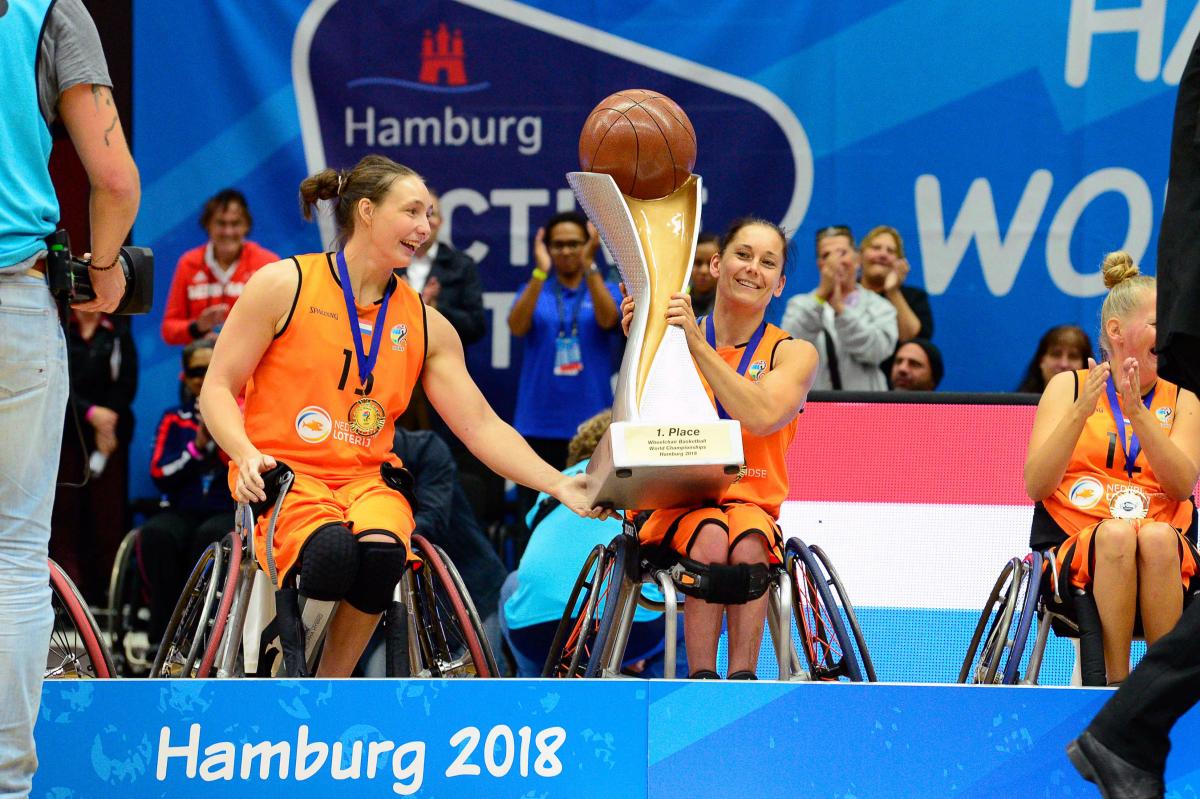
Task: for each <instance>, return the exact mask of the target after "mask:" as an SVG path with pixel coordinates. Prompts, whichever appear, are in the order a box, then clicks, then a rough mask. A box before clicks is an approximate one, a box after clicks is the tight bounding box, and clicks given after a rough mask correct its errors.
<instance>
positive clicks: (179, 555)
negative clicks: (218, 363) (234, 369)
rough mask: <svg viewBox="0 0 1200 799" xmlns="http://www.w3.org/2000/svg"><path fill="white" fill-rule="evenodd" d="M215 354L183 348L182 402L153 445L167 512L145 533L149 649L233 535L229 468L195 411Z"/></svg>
mask: <svg viewBox="0 0 1200 799" xmlns="http://www.w3.org/2000/svg"><path fill="white" fill-rule="evenodd" d="M212 353H213V342H212V341H211V340H209V339H200V340H198V341H193V342H192V343H191V344H188V345H187V346H186V347H184V348H183V376H182V380H183V387H184V391H183V395H184V400H183V402H182V404H180V405H179V407H176V408H171V409H169V410H167V411H165V412H164V413H163V415H162V418H161V419H160V420H159V422H158V432H157V433H156V434H155V437H154V454H153V455H151V457H150V476H151V477H152V478H154V484H155V485H157V486H158V490H159V491H161V492H162V494H163V498H164V499H165V500H166V502H167V506H168V507H167V509H166V510H164V511H163V512H162V513H159V514H158V515H156V516H153V517H151V518H150V519H149V520H148V521H147V522H146V523H145V524H144V525H142V534H141V542H140V553H139V557H140V560H139V562H140V564H141V567H142V571H143V574H144V575H145V576H146V580H147V583H148V588H149V590H150V629H149V636H150V641H151V643H156V642H158V641H159V640H161V639H162V637H163V633H164V632H166V628H167V622H168V621H170V619H171V612H172V610H174V608H175V602H176V600H177V599H178V598H179V594H180V592H181V591H182V590H183V585H184V583H185V582H186V581H187V577H188V574H189V573H190V572H191V569H192V564H194V563H195V562H196V560H197V559H198V558H199V557H200V553H202V552H203V551H204V548H205V547H207V546H208V545H209V544H211V543H212V542H214V541H220V540H221V537H222V536H223V535H225V534H226V533H228V532H229V531H230V530H232V529H233V513H234V502H233V497H232V496H230V494H229V489H228V487H227V486H228V482H229V481H228V474H229V462H228V460H227V459H226V458H225V457H224V456H223V454H222V453H221V452H220V450H218V449H217V444H216V442H215V441H213V440H212V437H211V436H210V435H209V434H208V428H206V427H205V426H204V420H203V419H201V418H200V410H199V408H197V407H196V400H197V398H198V397H199V396H200V389H201V387H202V386H203V385H204V376H205V374H207V372H208V364H209V362H210V361H211V360H212Z"/></svg>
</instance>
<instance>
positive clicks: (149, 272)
mask: <svg viewBox="0 0 1200 799" xmlns="http://www.w3.org/2000/svg"><path fill="white" fill-rule="evenodd" d="M46 249H47V250H49V252H48V253H47V255H46V274H47V276H48V278H49V281H50V293H51V294H53V295H54V296H55V297H58V298H59V299H65V300H66V301H67V303H68V304H70V305H74V304H76V303H80V302H88V301H89V300H94V299H96V292H95V291H94V290H93V289H92V277H91V275H90V274H88V266H89V262H88V261H85V260H83V259H82V258H76V257H75V256H73V255H71V240H70V238H69V237H68V236H67V231H65V230H56V231H54V233H52V234H51V235H49V236H47V237H46ZM117 265H118V266H119V267H120V268H121V271H122V272H124V273H125V294H124V295H122V297H121V302H120V303H119V304H118V305H117V308H116V310H115V311H113V312H112V313H115V314H123V315H130V314H140V313H147V312H148V311H149V310H150V306H151V305H152V304H153V302H154V253H153V252H152V251H151V250H150V248H149V247H122V248H121V252H120V254H119V255H118V256H117Z"/></svg>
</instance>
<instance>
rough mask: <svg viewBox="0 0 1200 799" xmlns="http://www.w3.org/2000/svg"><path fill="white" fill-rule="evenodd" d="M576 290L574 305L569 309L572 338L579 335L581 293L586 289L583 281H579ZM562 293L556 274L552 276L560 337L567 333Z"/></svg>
mask: <svg viewBox="0 0 1200 799" xmlns="http://www.w3.org/2000/svg"><path fill="white" fill-rule="evenodd" d="M577 291H578V292H579V293H578V294H577V295H576V300H575V303H574V307H573V308H572V309H571V311H572V313H571V337H572V338H574V337H575V336H578V335H579V309H580V308H582V307H583V293H584V292H585V291H587V286H586V285H585V284H584V283H580V284H579V288H578V289H577ZM562 293H563V287H562V283H559V282H558V277H557V276H556V277H555V278H554V302H555V304H556V306H557V307H558V335H559V337H560V338H561V337H562V336H565V335H567V328H566V321H567V320H566V318H565V317H564V316H563V298H562Z"/></svg>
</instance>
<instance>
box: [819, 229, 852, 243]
mask: <svg viewBox="0 0 1200 799" xmlns="http://www.w3.org/2000/svg"><path fill="white" fill-rule="evenodd" d="M830 236H845V237H846V238H848V239H853V238H854V234H853V233H852V232H851V231H850V226H849V225H829V226H827V227H823V228H821V229H820V230H818V231H817V241H820V240H821V239H827V238H829V237H830Z"/></svg>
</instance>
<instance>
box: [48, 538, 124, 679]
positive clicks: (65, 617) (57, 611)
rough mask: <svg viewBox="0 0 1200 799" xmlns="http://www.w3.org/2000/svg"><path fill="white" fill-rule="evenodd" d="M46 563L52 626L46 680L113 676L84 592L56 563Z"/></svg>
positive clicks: (109, 658)
mask: <svg viewBox="0 0 1200 799" xmlns="http://www.w3.org/2000/svg"><path fill="white" fill-rule="evenodd" d="M49 563H50V606H51V608H52V609H53V611H54V627H53V629H52V631H51V634H50V646H49V649H48V651H47V653H46V672H45V679H47V680H52V679H71V678H79V677H113V676H116V669H115V668H114V667H113V662H112V657H111V656H110V655H109V651H108V647H107V646H105V645H104V638H103V637H102V636H101V634H100V628H99V626H98V625H97V624H96V619H95V618H94V617H93V616H92V611H91V610H90V609H89V608H88V605H87V602H85V601H84V599H83V595H81V594H80V593H79V589H78V588H76V587H75V583H74V582H73V581H72V580H71V578H70V577H68V576H67V573H66V572H64V571H63V570H62V568H61V567H60V566H59V565H58V564H57V563H55V562H54V561H53V560H50V561H49Z"/></svg>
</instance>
